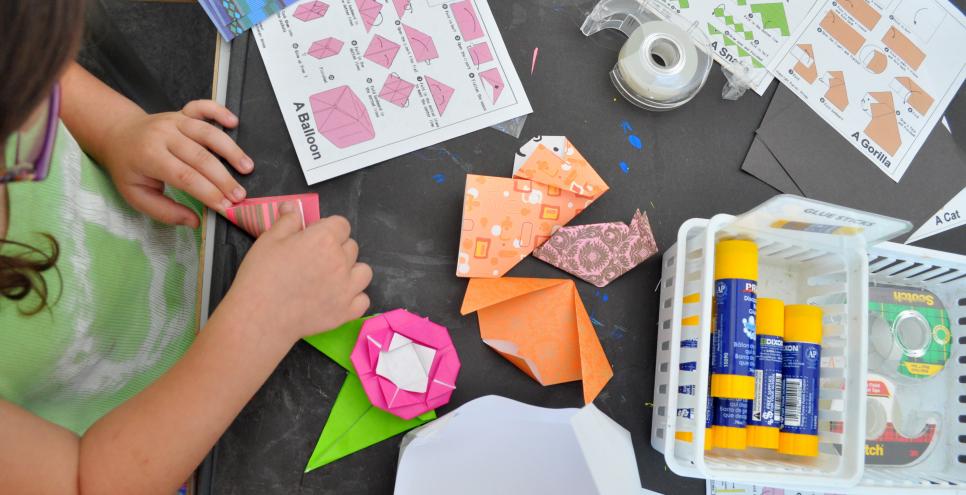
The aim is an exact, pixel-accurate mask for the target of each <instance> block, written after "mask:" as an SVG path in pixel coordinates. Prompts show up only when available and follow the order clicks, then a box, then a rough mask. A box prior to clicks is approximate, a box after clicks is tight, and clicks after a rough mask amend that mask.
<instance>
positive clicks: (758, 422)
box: [747, 297, 785, 449]
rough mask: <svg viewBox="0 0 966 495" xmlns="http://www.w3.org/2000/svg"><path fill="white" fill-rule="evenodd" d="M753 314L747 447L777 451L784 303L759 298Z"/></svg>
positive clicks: (780, 406)
mask: <svg viewBox="0 0 966 495" xmlns="http://www.w3.org/2000/svg"><path fill="white" fill-rule="evenodd" d="M756 312H757V314H756V315H755V324H756V328H755V330H756V333H757V340H758V342H757V346H756V351H755V352H756V355H755V398H754V400H753V401H752V404H751V409H750V410H749V412H748V427H747V429H748V446H749V447H758V448H762V449H777V448H778V430H779V429H780V428H781V425H782V351H783V347H784V340H783V339H784V336H785V303H783V302H782V301H779V300H778V299H769V298H766V297H761V298H758V307H757V310H756Z"/></svg>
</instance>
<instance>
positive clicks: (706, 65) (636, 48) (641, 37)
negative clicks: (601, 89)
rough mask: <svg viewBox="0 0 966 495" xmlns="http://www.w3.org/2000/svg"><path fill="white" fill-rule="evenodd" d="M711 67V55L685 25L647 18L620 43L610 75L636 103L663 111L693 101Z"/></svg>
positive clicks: (627, 96)
mask: <svg viewBox="0 0 966 495" xmlns="http://www.w3.org/2000/svg"><path fill="white" fill-rule="evenodd" d="M710 67H711V58H710V57H709V56H708V54H707V53H705V52H703V51H701V50H699V49H698V48H697V47H696V46H695V45H694V41H693V40H692V39H691V37H690V36H689V35H688V33H686V32H685V31H684V30H683V29H681V28H679V27H677V26H676V25H674V24H671V23H670V22H666V21H648V22H644V23H642V24H641V25H640V26H639V27H638V28H637V29H635V30H634V32H633V33H631V35H630V37H629V38H628V39H627V42H626V43H624V46H623V47H621V51H620V54H619V55H618V59H617V66H615V67H614V70H613V71H611V79H612V80H613V81H614V84H615V85H616V86H617V89H618V90H619V91H620V92H621V94H622V95H623V96H624V97H626V98H628V99H629V100H631V101H632V102H633V103H634V104H636V105H638V106H640V107H642V108H645V109H648V110H657V111H662V110H670V109H673V108H677V107H679V106H681V105H683V104H685V103H687V102H688V101H690V100H691V99H692V98H693V97H694V96H695V95H696V94H697V93H698V91H699V90H700V89H701V86H703V85H704V81H705V80H706V79H707V75H708V71H709V70H710Z"/></svg>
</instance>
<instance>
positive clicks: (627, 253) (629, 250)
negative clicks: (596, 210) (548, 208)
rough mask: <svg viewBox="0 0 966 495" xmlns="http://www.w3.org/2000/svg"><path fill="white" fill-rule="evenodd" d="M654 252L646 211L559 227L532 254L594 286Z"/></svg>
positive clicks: (614, 276) (610, 280)
mask: <svg viewBox="0 0 966 495" xmlns="http://www.w3.org/2000/svg"><path fill="white" fill-rule="evenodd" d="M655 253H657V242H655V241H654V234H653V233H652V232H651V224H650V222H648V220H647V213H641V210H637V212H636V213H635V214H634V218H633V219H632V220H631V223H630V225H626V224H624V223H621V222H610V223H595V224H591V225H575V226H568V227H562V228H560V229H559V230H557V232H555V233H554V234H553V236H552V237H550V240H548V241H547V242H546V243H544V244H543V246H540V247H539V248H538V249H537V250H536V251H534V252H533V255H534V256H536V257H537V258H539V259H541V260H543V261H546V262H547V263H550V264H551V265H554V266H556V267H557V268H560V269H561V270H564V271H567V272H569V273H571V274H573V275H576V276H577V277H580V278H581V279H583V280H586V281H587V282H590V283H592V284H594V285H596V286H597V287H604V286H606V285H607V284H609V283H611V282H612V281H613V280H614V279H616V278H617V277H620V276H621V275H623V274H625V273H627V271H628V270H630V269H631V268H634V267H635V266H637V265H639V264H641V262H643V261H644V260H646V259H648V258H650V257H651V256H653V255H654V254H655Z"/></svg>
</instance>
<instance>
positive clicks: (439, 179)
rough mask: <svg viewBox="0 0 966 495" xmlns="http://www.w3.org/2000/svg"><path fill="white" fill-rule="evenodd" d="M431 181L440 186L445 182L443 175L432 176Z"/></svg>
mask: <svg viewBox="0 0 966 495" xmlns="http://www.w3.org/2000/svg"><path fill="white" fill-rule="evenodd" d="M433 180H434V181H436V183H437V184H442V183H443V182H446V176H445V175H443V174H436V175H434V176H433Z"/></svg>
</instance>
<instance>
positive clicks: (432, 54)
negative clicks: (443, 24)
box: [402, 24, 439, 62]
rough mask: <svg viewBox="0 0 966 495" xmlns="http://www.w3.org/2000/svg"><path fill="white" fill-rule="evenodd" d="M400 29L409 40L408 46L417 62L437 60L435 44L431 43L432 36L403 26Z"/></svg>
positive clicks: (437, 53)
mask: <svg viewBox="0 0 966 495" xmlns="http://www.w3.org/2000/svg"><path fill="white" fill-rule="evenodd" d="M402 27H403V30H404V31H405V32H406V38H408V39H409V46H410V47H412V49H413V56H414V57H415V58H416V61H417V62H425V61H427V60H432V59H434V58H439V52H437V51H436V43H434V42H433V38H432V36H430V35H428V34H426V33H424V32H422V31H420V30H418V29H416V28H414V27H410V26H407V25H405V24H403V25H402Z"/></svg>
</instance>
